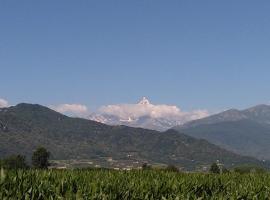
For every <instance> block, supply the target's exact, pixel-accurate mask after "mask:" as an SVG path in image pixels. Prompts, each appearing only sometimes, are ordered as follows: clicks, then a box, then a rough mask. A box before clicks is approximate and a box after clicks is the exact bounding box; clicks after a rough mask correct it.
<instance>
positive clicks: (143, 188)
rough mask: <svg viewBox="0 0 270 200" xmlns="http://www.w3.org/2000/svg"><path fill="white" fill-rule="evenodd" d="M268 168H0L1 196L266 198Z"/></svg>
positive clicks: (269, 188) (269, 190)
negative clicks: (205, 171)
mask: <svg viewBox="0 0 270 200" xmlns="http://www.w3.org/2000/svg"><path fill="white" fill-rule="evenodd" d="M269 196H270V174H268V173H261V174H260V173H250V174H244V175H240V174H237V173H228V174H222V175H214V174H202V173H200V174H199V173H189V174H187V173H174V172H167V171H160V170H159V171H157V170H133V171H113V170H44V171H41V170H26V171H3V170H2V171H1V181H0V199H97V200H98V199H104V200H106V199H110V200H114V199H115V200H119V199H120V200H121V199H126V200H132V199H153V200H156V199H162V200H166V199H171V200H172V199H179V200H180V199H185V200H186V199H269Z"/></svg>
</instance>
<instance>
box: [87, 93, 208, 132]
mask: <svg viewBox="0 0 270 200" xmlns="http://www.w3.org/2000/svg"><path fill="white" fill-rule="evenodd" d="M206 116H208V113H207V111H204V110H197V111H192V112H182V111H181V110H180V109H179V108H178V107H176V106H170V105H154V104H152V103H150V101H149V100H148V99H147V98H146V97H143V99H142V100H141V101H140V102H139V103H137V104H119V105H108V106H103V107H102V108H101V109H100V110H99V111H98V112H97V113H93V114H91V115H90V116H89V119H90V120H94V121H97V122H101V123H104V124H108V125H126V126H131V127H140V128H147V129H153V130H158V131H165V130H168V129H170V128H172V127H175V126H178V125H182V124H183V123H186V122H188V121H191V120H195V119H200V118H202V117H206Z"/></svg>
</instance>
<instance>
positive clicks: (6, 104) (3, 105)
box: [0, 98, 9, 108]
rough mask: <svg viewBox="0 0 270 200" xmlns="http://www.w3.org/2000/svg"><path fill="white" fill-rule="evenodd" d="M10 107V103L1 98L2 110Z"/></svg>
mask: <svg viewBox="0 0 270 200" xmlns="http://www.w3.org/2000/svg"><path fill="white" fill-rule="evenodd" d="M8 106H9V103H8V101H7V100H5V99H1V98H0V108H6V107H8Z"/></svg>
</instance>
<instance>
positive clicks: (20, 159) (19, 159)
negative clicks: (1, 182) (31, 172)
mask: <svg viewBox="0 0 270 200" xmlns="http://www.w3.org/2000/svg"><path fill="white" fill-rule="evenodd" d="M1 167H3V168H5V169H27V168H28V165H27V164H26V161H25V156H22V155H12V156H9V157H7V158H5V159H3V160H2V161H1Z"/></svg>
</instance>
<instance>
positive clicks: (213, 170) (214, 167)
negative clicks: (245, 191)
mask: <svg viewBox="0 0 270 200" xmlns="http://www.w3.org/2000/svg"><path fill="white" fill-rule="evenodd" d="M209 171H210V172H211V173H213V174H220V169H219V166H218V165H217V163H213V164H212V165H211V167H210V170H209Z"/></svg>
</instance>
